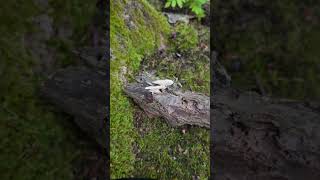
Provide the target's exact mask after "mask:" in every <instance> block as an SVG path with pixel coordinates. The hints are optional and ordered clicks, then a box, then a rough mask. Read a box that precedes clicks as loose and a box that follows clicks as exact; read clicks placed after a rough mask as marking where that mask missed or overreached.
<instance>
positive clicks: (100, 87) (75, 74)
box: [41, 67, 108, 147]
mask: <svg viewBox="0 0 320 180" xmlns="http://www.w3.org/2000/svg"><path fill="white" fill-rule="evenodd" d="M96 71H97V70H95V69H88V68H85V67H69V68H66V69H61V70H58V71H57V72H56V73H55V74H53V75H52V76H51V77H50V78H49V79H48V80H47V81H46V82H45V83H44V84H43V85H42V87H41V95H42V96H43V97H45V98H46V99H47V100H48V101H50V102H51V103H52V104H54V105H56V106H57V107H58V108H60V109H61V110H62V111H64V112H66V113H68V114H70V115H72V116H73V117H74V121H75V123H76V124H77V125H78V126H79V127H80V128H81V129H82V130H83V131H84V132H85V133H87V134H88V135H89V136H90V137H92V138H93V139H95V140H96V141H97V142H98V143H99V144H100V145H101V146H102V147H106V146H107V121H106V120H107V119H106V117H107V113H108V112H107V110H108V108H107V94H108V82H107V77H106V75H105V74H102V73H99V72H96Z"/></svg>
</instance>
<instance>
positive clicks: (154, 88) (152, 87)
mask: <svg viewBox="0 0 320 180" xmlns="http://www.w3.org/2000/svg"><path fill="white" fill-rule="evenodd" d="M165 88H166V87H165V86H162V85H160V86H148V87H145V89H150V90H156V89H165Z"/></svg>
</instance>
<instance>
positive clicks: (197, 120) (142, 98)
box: [124, 83, 210, 129]
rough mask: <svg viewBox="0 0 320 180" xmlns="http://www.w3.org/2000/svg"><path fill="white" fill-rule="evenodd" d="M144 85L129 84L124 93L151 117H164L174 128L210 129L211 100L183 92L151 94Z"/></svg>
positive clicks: (196, 94)
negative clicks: (191, 126)
mask: <svg viewBox="0 0 320 180" xmlns="http://www.w3.org/2000/svg"><path fill="white" fill-rule="evenodd" d="M145 87H146V86H145V85H144V84H143V83H131V84H128V85H127V86H126V87H125V88H124V91H125V93H126V94H127V95H128V96H129V97H131V98H132V99H133V100H134V102H135V103H136V104H138V105H139V106H140V107H141V108H142V109H143V110H144V111H145V112H147V113H148V114H149V115H151V116H155V117H163V118H164V119H165V120H166V121H167V122H168V123H169V124H170V125H172V126H182V125H186V124H188V125H196V126H200V127H205V128H208V129H209V128H210V98H209V97H208V96H205V95H202V94H199V93H194V92H181V91H173V92H169V91H164V92H162V93H155V94H152V93H150V92H149V91H148V90H147V89H145Z"/></svg>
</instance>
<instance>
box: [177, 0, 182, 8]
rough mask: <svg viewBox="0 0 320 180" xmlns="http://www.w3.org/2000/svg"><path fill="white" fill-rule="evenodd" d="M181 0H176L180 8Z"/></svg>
mask: <svg viewBox="0 0 320 180" xmlns="http://www.w3.org/2000/svg"><path fill="white" fill-rule="evenodd" d="M182 1H183V0H177V4H178V6H179V7H180V8H182V5H183V2H182Z"/></svg>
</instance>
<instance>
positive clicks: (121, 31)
mask: <svg viewBox="0 0 320 180" xmlns="http://www.w3.org/2000/svg"><path fill="white" fill-rule="evenodd" d="M110 11H111V12H110V45H111V49H112V55H113V56H114V57H115V58H114V59H112V60H111V64H110V74H111V76H110V81H111V84H110V85H111V87H110V89H111V92H110V93H111V94H110V96H111V99H110V104H111V107H110V108H111V109H110V134H111V137H110V156H111V177H112V178H121V177H129V176H131V175H132V171H133V169H134V167H133V165H134V158H135V157H134V154H133V152H132V145H133V141H134V137H135V136H136V133H135V131H134V129H133V107H132V105H131V104H130V103H129V100H128V99H127V97H126V96H125V95H124V94H123V91H122V87H123V82H122V81H121V80H122V79H121V77H126V78H129V76H132V75H133V73H134V72H136V71H137V70H138V69H139V67H140V62H141V60H142V58H143V57H145V56H147V55H150V54H153V53H154V52H155V50H157V48H158V47H159V46H160V44H161V43H163V42H162V38H161V36H162V37H163V39H166V36H167V34H168V32H169V26H168V24H167V22H166V21H165V19H164V18H163V17H162V16H161V15H160V14H159V13H158V12H157V11H155V10H154V9H153V8H152V7H151V6H150V5H149V4H148V3H147V2H146V1H144V0H142V1H111V2H110ZM123 67H125V69H126V72H125V71H124V68H123Z"/></svg>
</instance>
